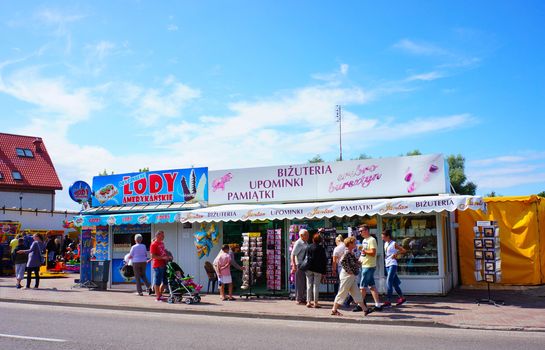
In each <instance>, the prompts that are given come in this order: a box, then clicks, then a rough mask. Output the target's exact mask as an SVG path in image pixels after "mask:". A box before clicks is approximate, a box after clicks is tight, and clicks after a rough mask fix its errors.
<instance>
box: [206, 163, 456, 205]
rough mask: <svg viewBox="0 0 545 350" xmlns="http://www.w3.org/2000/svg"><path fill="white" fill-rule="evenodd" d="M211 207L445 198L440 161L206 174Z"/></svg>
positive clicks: (443, 167) (320, 165) (319, 165)
mask: <svg viewBox="0 0 545 350" xmlns="http://www.w3.org/2000/svg"><path fill="white" fill-rule="evenodd" d="M209 178H210V181H209V191H208V193H209V205H217V204H235V203H273V202H294V201H323V200H333V199H352V198H379V197H400V196H419V195H428V194H440V193H449V183H448V180H447V178H448V175H447V170H446V163H445V159H444V157H443V155H441V154H434V155H423V156H410V157H397V158H379V159H364V160H352V161H343V162H331V163H313V164H299V165H287V166H272V167H261V168H246V169H230V170H216V171H209Z"/></svg>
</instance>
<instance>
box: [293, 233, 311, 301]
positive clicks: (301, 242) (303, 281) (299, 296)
mask: <svg viewBox="0 0 545 350" xmlns="http://www.w3.org/2000/svg"><path fill="white" fill-rule="evenodd" d="M307 242H308V231H307V230H305V229H302V230H300V231H299V239H298V240H297V241H296V242H295V244H294V245H293V250H292V251H291V259H290V260H291V272H292V273H295V300H296V302H297V304H298V305H305V304H306V292H307V277H306V275H305V271H302V270H301V269H299V267H300V266H301V264H302V263H303V260H304V259H305V255H306V251H307V246H308V243H307Z"/></svg>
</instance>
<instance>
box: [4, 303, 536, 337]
mask: <svg viewBox="0 0 545 350" xmlns="http://www.w3.org/2000/svg"><path fill="white" fill-rule="evenodd" d="M0 301H1V302H6V303H14V304H29V305H44V304H48V305H57V306H65V307H75V308H86V309H89V308H92V309H101V310H117V311H133V312H155V313H165V314H185V315H205V316H218V317H240V318H253V319H268V320H287V321H307V322H321V323H342V324H374V325H377V324H378V325H390V326H410V327H430V328H450V329H473V330H489V331H490V330H493V331H519V332H545V328H534V327H502V326H486V325H483V326H472V325H465V324H446V323H440V322H431V321H414V320H383V319H381V320H378V319H376V318H369V319H366V318H363V317H362V318H361V319H353V318H342V317H337V318H335V317H313V316H301V315H293V316H292V315H274V314H268V313H247V312H230V311H229V312H226V311H211V310H184V309H159V308H153V307H136V306H117V305H102V304H81V303H68V302H54V301H53V302H52V301H40V300H24V299H23V300H21V299H9V298H8V299H6V298H3V299H1V300H0Z"/></svg>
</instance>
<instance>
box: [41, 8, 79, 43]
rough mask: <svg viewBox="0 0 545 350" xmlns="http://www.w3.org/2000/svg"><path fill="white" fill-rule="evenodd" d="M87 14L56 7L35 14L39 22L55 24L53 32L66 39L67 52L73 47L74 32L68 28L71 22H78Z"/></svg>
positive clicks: (48, 24) (49, 24)
mask: <svg viewBox="0 0 545 350" xmlns="http://www.w3.org/2000/svg"><path fill="white" fill-rule="evenodd" d="M84 17H85V16H84V15H82V14H75V13H65V12H62V11H59V10H56V9H50V8H46V9H42V10H40V11H38V12H36V13H35V14H34V18H36V19H37V20H38V22H39V23H43V24H45V25H46V26H53V27H54V32H53V34H54V35H55V36H56V37H58V38H61V39H63V40H65V52H66V53H69V52H70V51H71V49H72V34H71V32H70V30H69V29H68V26H69V24H70V23H73V22H77V21H79V20H81V19H83V18H84Z"/></svg>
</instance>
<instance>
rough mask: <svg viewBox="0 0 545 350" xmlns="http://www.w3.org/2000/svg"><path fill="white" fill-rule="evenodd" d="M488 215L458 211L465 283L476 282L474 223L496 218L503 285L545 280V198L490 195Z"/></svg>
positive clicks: (459, 239)
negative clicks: (474, 272) (498, 228)
mask: <svg viewBox="0 0 545 350" xmlns="http://www.w3.org/2000/svg"><path fill="white" fill-rule="evenodd" d="M484 201H485V202H486V204H487V207H488V211H487V213H486V214H483V213H481V212H475V211H472V210H466V211H458V212H457V216H458V224H459V227H458V255H459V259H460V272H461V277H462V284H464V285H471V284H476V282H475V277H474V275H473V270H474V266H475V265H474V262H475V259H474V256H473V238H474V235H473V226H475V222H476V221H477V220H494V221H497V222H498V225H499V227H500V244H501V270H502V281H501V283H502V284H515V285H532V284H534V285H535V284H543V283H545V198H541V197H538V196H535V195H532V196H525V197H488V198H485V199H484Z"/></svg>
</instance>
